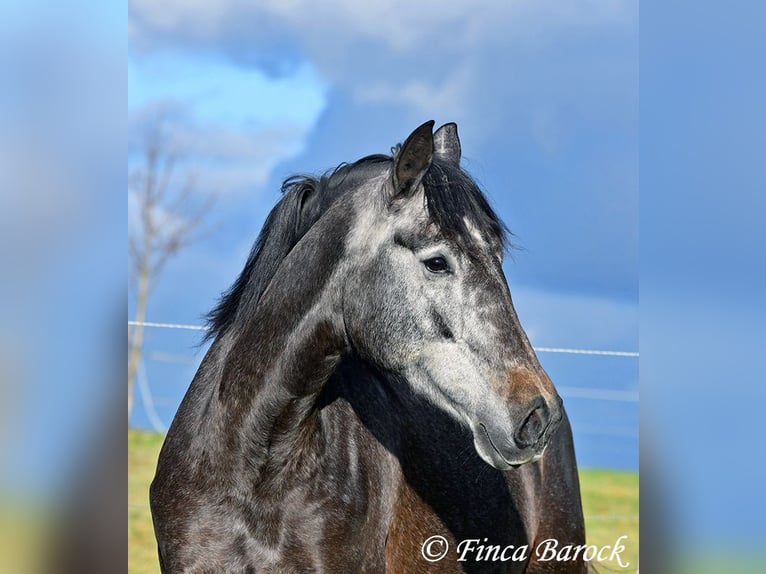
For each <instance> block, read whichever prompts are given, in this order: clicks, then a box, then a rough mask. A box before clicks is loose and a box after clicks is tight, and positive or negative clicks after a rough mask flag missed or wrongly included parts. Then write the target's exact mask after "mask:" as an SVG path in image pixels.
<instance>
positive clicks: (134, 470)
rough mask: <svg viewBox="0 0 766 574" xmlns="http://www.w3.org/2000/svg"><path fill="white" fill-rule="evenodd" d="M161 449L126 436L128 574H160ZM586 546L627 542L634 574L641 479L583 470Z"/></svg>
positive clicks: (153, 439)
mask: <svg viewBox="0 0 766 574" xmlns="http://www.w3.org/2000/svg"><path fill="white" fill-rule="evenodd" d="M161 445H162V436H160V435H157V434H153V433H148V432H143V431H135V430H128V573H129V574H148V573H157V572H159V567H158V564H157V550H156V546H155V542H154V532H153V530H152V520H151V516H150V514H149V503H148V500H149V483H150V482H151V479H152V476H153V475H154V467H155V464H156V461H157V455H158V454H159V450H160V446H161ZM580 480H581V488H582V497H583V506H584V510H585V517H586V529H587V535H588V543H589V544H596V545H598V546H602V545H605V544H614V542H615V540H616V539H617V538H618V537H619V536H622V535H623V534H625V535H627V537H628V538H627V540H625V541H624V544H625V552H624V553H623V554H622V558H623V562H629V563H630V567H629V568H628V569H627V571H628V572H635V570H636V565H637V560H638V518H637V517H638V474H636V473H631V472H615V471H610V470H581V471H580ZM603 566H604V567H603V568H601V571H605V572H614V571H621V570H622V569H620V568H619V565H618V564H617V563H610V562H606V563H603Z"/></svg>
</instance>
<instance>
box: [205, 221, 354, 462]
mask: <svg viewBox="0 0 766 574" xmlns="http://www.w3.org/2000/svg"><path fill="white" fill-rule="evenodd" d="M336 213H337V212H336ZM340 215H341V214H338V215H336V216H335V217H328V218H327V220H325V219H324V218H323V220H321V221H320V222H318V223H317V224H316V225H315V227H314V228H313V229H312V230H311V231H310V232H309V233H308V234H307V235H306V237H304V239H303V240H302V241H301V242H300V243H299V244H298V245H297V246H296V247H295V248H294V249H293V251H292V252H291V253H290V254H289V255H288V257H287V258H286V259H285V260H284V262H283V263H282V265H281V266H280V268H279V270H278V271H277V273H276V274H275V276H274V279H273V280H272V281H271V283H270V284H269V287H268V288H267V289H266V291H265V292H264V293H263V295H262V296H261V298H260V300H259V301H258V302H257V304H256V307H255V309H253V310H252V312H251V311H249V310H244V312H242V313H240V318H241V320H239V321H237V322H235V324H234V325H233V326H232V329H231V332H230V333H227V334H226V335H224V337H226V338H228V344H226V345H225V347H228V348H227V349H226V350H225V351H223V353H222V354H224V356H225V358H224V359H223V361H222V367H221V370H220V373H221V374H220V379H219V383H218V406H219V407H220V408H218V409H217V411H218V412H217V415H216V416H215V417H214V418H215V421H214V428H215V429H218V432H219V433H223V435H224V439H225V440H224V441H222V442H221V444H220V447H219V448H220V449H221V450H220V451H219V452H220V453H221V456H224V457H231V458H230V460H231V461H233V462H234V463H235V464H246V465H247V466H248V468H249V469H250V471H251V472H252V469H253V468H260V469H261V470H263V468H264V465H267V464H269V463H272V464H274V465H275V468H279V467H280V466H283V465H284V464H285V462H286V461H289V460H291V459H295V458H300V457H296V456H295V455H296V452H295V450H296V448H300V447H301V445H302V444H304V443H305V441H307V440H310V439H311V437H310V435H311V434H312V430H313V429H314V427H313V424H314V423H315V422H316V421H315V420H314V417H313V414H314V411H315V402H316V399H317V397H318V395H319V393H320V392H321V390H322V388H323V386H324V384H325V382H326V381H327V379H328V378H329V376H330V374H331V373H332V371H333V370H334V368H335V366H336V365H337V363H338V361H339V359H340V355H341V353H342V352H343V350H344V349H345V348H346V345H347V343H346V337H345V328H344V325H343V317H342V306H341V299H340V296H339V293H340V292H341V289H340V288H339V286H340V282H341V281H342V276H343V274H344V269H343V268H344V264H343V261H342V258H343V252H344V249H343V245H344V241H345V236H346V234H347V229H348V220H347V218H345V217H342V216H340Z"/></svg>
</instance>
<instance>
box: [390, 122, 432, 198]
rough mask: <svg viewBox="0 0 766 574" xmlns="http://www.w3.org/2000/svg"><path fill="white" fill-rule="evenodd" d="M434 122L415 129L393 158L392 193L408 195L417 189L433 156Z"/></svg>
mask: <svg viewBox="0 0 766 574" xmlns="http://www.w3.org/2000/svg"><path fill="white" fill-rule="evenodd" d="M433 129H434V121H433V120H430V121H427V122H426V123H424V124H423V125H422V126H420V127H418V128H416V129H415V131H414V132H412V133H411V134H410V135H409V137H408V138H407V139H406V140H405V142H404V143H403V144H402V147H401V149H400V150H399V153H398V154H396V157H395V158H394V175H393V178H394V193H395V194H396V195H399V194H400V193H404V194H408V193H410V192H411V191H413V190H414V189H416V188H417V187H418V185H419V184H420V181H421V180H422V179H423V176H424V175H425V174H426V171H428V168H429V167H431V160H432V159H433V156H434V135H433Z"/></svg>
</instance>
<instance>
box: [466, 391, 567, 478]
mask: <svg viewBox="0 0 766 574" xmlns="http://www.w3.org/2000/svg"><path fill="white" fill-rule="evenodd" d="M554 400H555V404H553V405H548V404H547V403H546V402H545V401H544V400H543V398H542V397H538V398H536V399H535V400H533V401H532V402H531V403H530V404H528V405H527V406H526V407H525V408H524V409H521V410H517V412H516V413H513V414H511V416H510V417H509V418H510V420H499V421H498V420H495V419H494V418H493V417H484V418H479V419H477V421H476V422H475V423H473V424H472V425H471V430H472V432H473V437H474V445H475V447H476V451H477V453H478V454H479V456H480V457H481V458H482V459H483V460H484V461H485V462H486V463H487V464H489V465H491V466H493V467H495V468H497V469H498V470H508V469H509V468H514V467H517V466H520V465H522V464H526V463H528V462H534V461H536V460H539V459H540V457H542V455H543V452H544V451H545V447H546V446H547V445H548V442H549V440H550V438H551V436H552V435H553V434H554V433H555V432H556V429H557V428H558V426H559V424H560V423H561V419H562V418H563V410H562V409H563V407H562V406H561V398H560V397H559V396H558V395H556V396H555V399H554ZM514 414H515V415H516V416H514ZM503 418H505V417H503Z"/></svg>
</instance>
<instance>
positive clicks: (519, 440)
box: [513, 407, 548, 448]
mask: <svg viewBox="0 0 766 574" xmlns="http://www.w3.org/2000/svg"><path fill="white" fill-rule="evenodd" d="M546 411H547V409H545V408H544V407H537V408H535V409H533V410H532V412H530V413H529V414H528V415H527V418H526V419H524V422H523V423H521V426H520V427H519V428H518V429H516V432H515V433H514V435H513V439H514V440H515V441H516V445H517V446H518V447H519V448H528V447H530V446H532V445H534V444H537V442H538V441H539V440H540V437H541V436H542V434H543V432H544V431H545V427H546V425H547V418H548V416H547V412H546Z"/></svg>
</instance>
